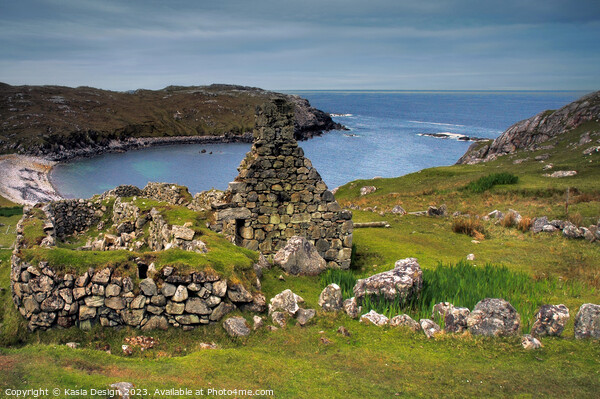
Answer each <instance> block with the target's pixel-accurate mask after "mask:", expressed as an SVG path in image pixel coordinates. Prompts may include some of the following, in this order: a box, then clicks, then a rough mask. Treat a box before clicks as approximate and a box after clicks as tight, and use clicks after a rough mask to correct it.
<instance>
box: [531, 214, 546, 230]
mask: <svg viewBox="0 0 600 399" xmlns="http://www.w3.org/2000/svg"><path fill="white" fill-rule="evenodd" d="M548 224H550V222H549V221H548V218H547V217H546V216H542V217H539V218H534V219H533V222H532V223H531V231H532V232H533V233H534V234H537V233H539V232H541V231H542V230H544V226H546V225H548Z"/></svg>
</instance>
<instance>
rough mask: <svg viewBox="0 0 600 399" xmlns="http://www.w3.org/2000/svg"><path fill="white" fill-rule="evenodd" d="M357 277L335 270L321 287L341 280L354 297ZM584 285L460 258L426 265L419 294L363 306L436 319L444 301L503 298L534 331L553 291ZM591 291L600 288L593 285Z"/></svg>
mask: <svg viewBox="0 0 600 399" xmlns="http://www.w3.org/2000/svg"><path fill="white" fill-rule="evenodd" d="M356 280H357V278H356V276H355V274H354V273H353V272H352V271H342V270H337V269H334V270H329V271H328V272H326V273H324V274H323V277H322V278H321V286H322V287H325V286H326V285H328V284H331V283H336V284H338V285H339V286H340V287H343V288H342V292H343V295H344V299H346V298H349V297H351V296H353V293H352V287H354V284H355V283H356ZM583 289H584V288H583V286H582V284H581V283H578V282H564V281H559V280H558V279H556V278H549V279H538V280H535V279H533V278H532V277H531V276H530V275H528V274H527V273H524V272H518V271H513V270H509V269H508V268H507V267H506V266H497V265H491V264H486V265H485V266H483V267H478V266H473V265H472V264H471V263H468V262H466V261H459V262H457V263H456V264H447V265H444V264H442V263H440V264H438V266H437V267H435V268H434V269H425V270H424V271H423V289H422V291H421V294H420V296H419V297H418V298H414V299H412V300H410V301H401V300H400V298H395V299H394V300H389V299H386V298H385V297H384V296H382V295H371V296H367V297H365V298H364V302H363V303H362V306H363V312H364V313H366V312H368V311H369V310H375V311H376V312H378V313H381V314H384V315H386V316H387V317H389V318H391V317H394V316H396V315H398V314H402V313H406V314H409V315H410V316H412V317H413V318H414V319H416V320H418V319H423V318H431V312H432V309H433V306H434V305H435V304H437V303H440V302H450V303H452V304H453V305H454V306H457V307H467V308H469V309H470V310H473V308H474V307H475V305H476V304H477V303H478V302H479V301H481V300H483V299H485V298H503V299H506V300H507V301H508V302H510V304H511V305H513V306H514V307H515V309H517V311H518V312H519V314H520V315H521V326H522V329H523V331H524V332H529V329H530V328H531V324H532V323H533V321H534V320H533V319H534V316H535V312H536V311H537V309H538V308H539V307H540V306H541V305H543V304H545V303H548V301H549V300H551V299H552V296H553V293H554V292H556V291H566V292H568V293H569V295H570V296H578V295H579V294H580V292H581V291H582V290H583ZM590 291H591V292H592V293H593V292H595V290H594V289H593V288H592V289H590Z"/></svg>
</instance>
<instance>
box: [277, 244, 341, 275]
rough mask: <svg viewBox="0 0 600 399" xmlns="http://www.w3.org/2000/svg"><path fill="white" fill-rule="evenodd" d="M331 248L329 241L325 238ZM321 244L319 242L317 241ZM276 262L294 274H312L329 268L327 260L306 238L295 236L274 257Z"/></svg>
mask: <svg viewBox="0 0 600 399" xmlns="http://www.w3.org/2000/svg"><path fill="white" fill-rule="evenodd" d="M323 242H324V243H325V244H326V245H327V248H329V245H330V244H329V243H327V241H325V240H323ZM317 245H319V242H317ZM273 261H274V262H275V264H277V265H279V266H280V267H281V268H282V269H283V270H285V271H286V272H287V273H289V274H293V275H304V276H312V275H317V274H319V273H321V272H322V271H323V270H325V269H326V268H327V262H326V261H325V259H323V257H322V256H321V255H319V252H318V251H317V248H316V247H315V246H314V245H313V244H312V243H311V242H310V241H308V240H307V239H306V238H304V237H300V236H294V237H292V238H290V239H289V240H288V242H287V244H286V245H285V247H283V248H281V249H280V250H279V251H277V253H276V254H275V256H274V257H273Z"/></svg>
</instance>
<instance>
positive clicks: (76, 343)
mask: <svg viewBox="0 0 600 399" xmlns="http://www.w3.org/2000/svg"><path fill="white" fill-rule="evenodd" d="M65 345H66V346H68V347H69V348H71V349H77V348H79V346H80V345H81V344H80V343H79V342H67V343H66V344H65Z"/></svg>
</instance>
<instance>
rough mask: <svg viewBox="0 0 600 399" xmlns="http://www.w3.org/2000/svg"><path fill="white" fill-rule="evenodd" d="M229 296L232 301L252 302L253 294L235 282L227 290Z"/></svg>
mask: <svg viewBox="0 0 600 399" xmlns="http://www.w3.org/2000/svg"><path fill="white" fill-rule="evenodd" d="M227 297H229V299H230V300H231V302H252V299H253V298H252V294H251V293H250V292H249V291H248V290H247V289H246V288H245V287H244V286H243V285H242V284H233V285H232V286H231V287H229V289H228V290H227Z"/></svg>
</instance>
